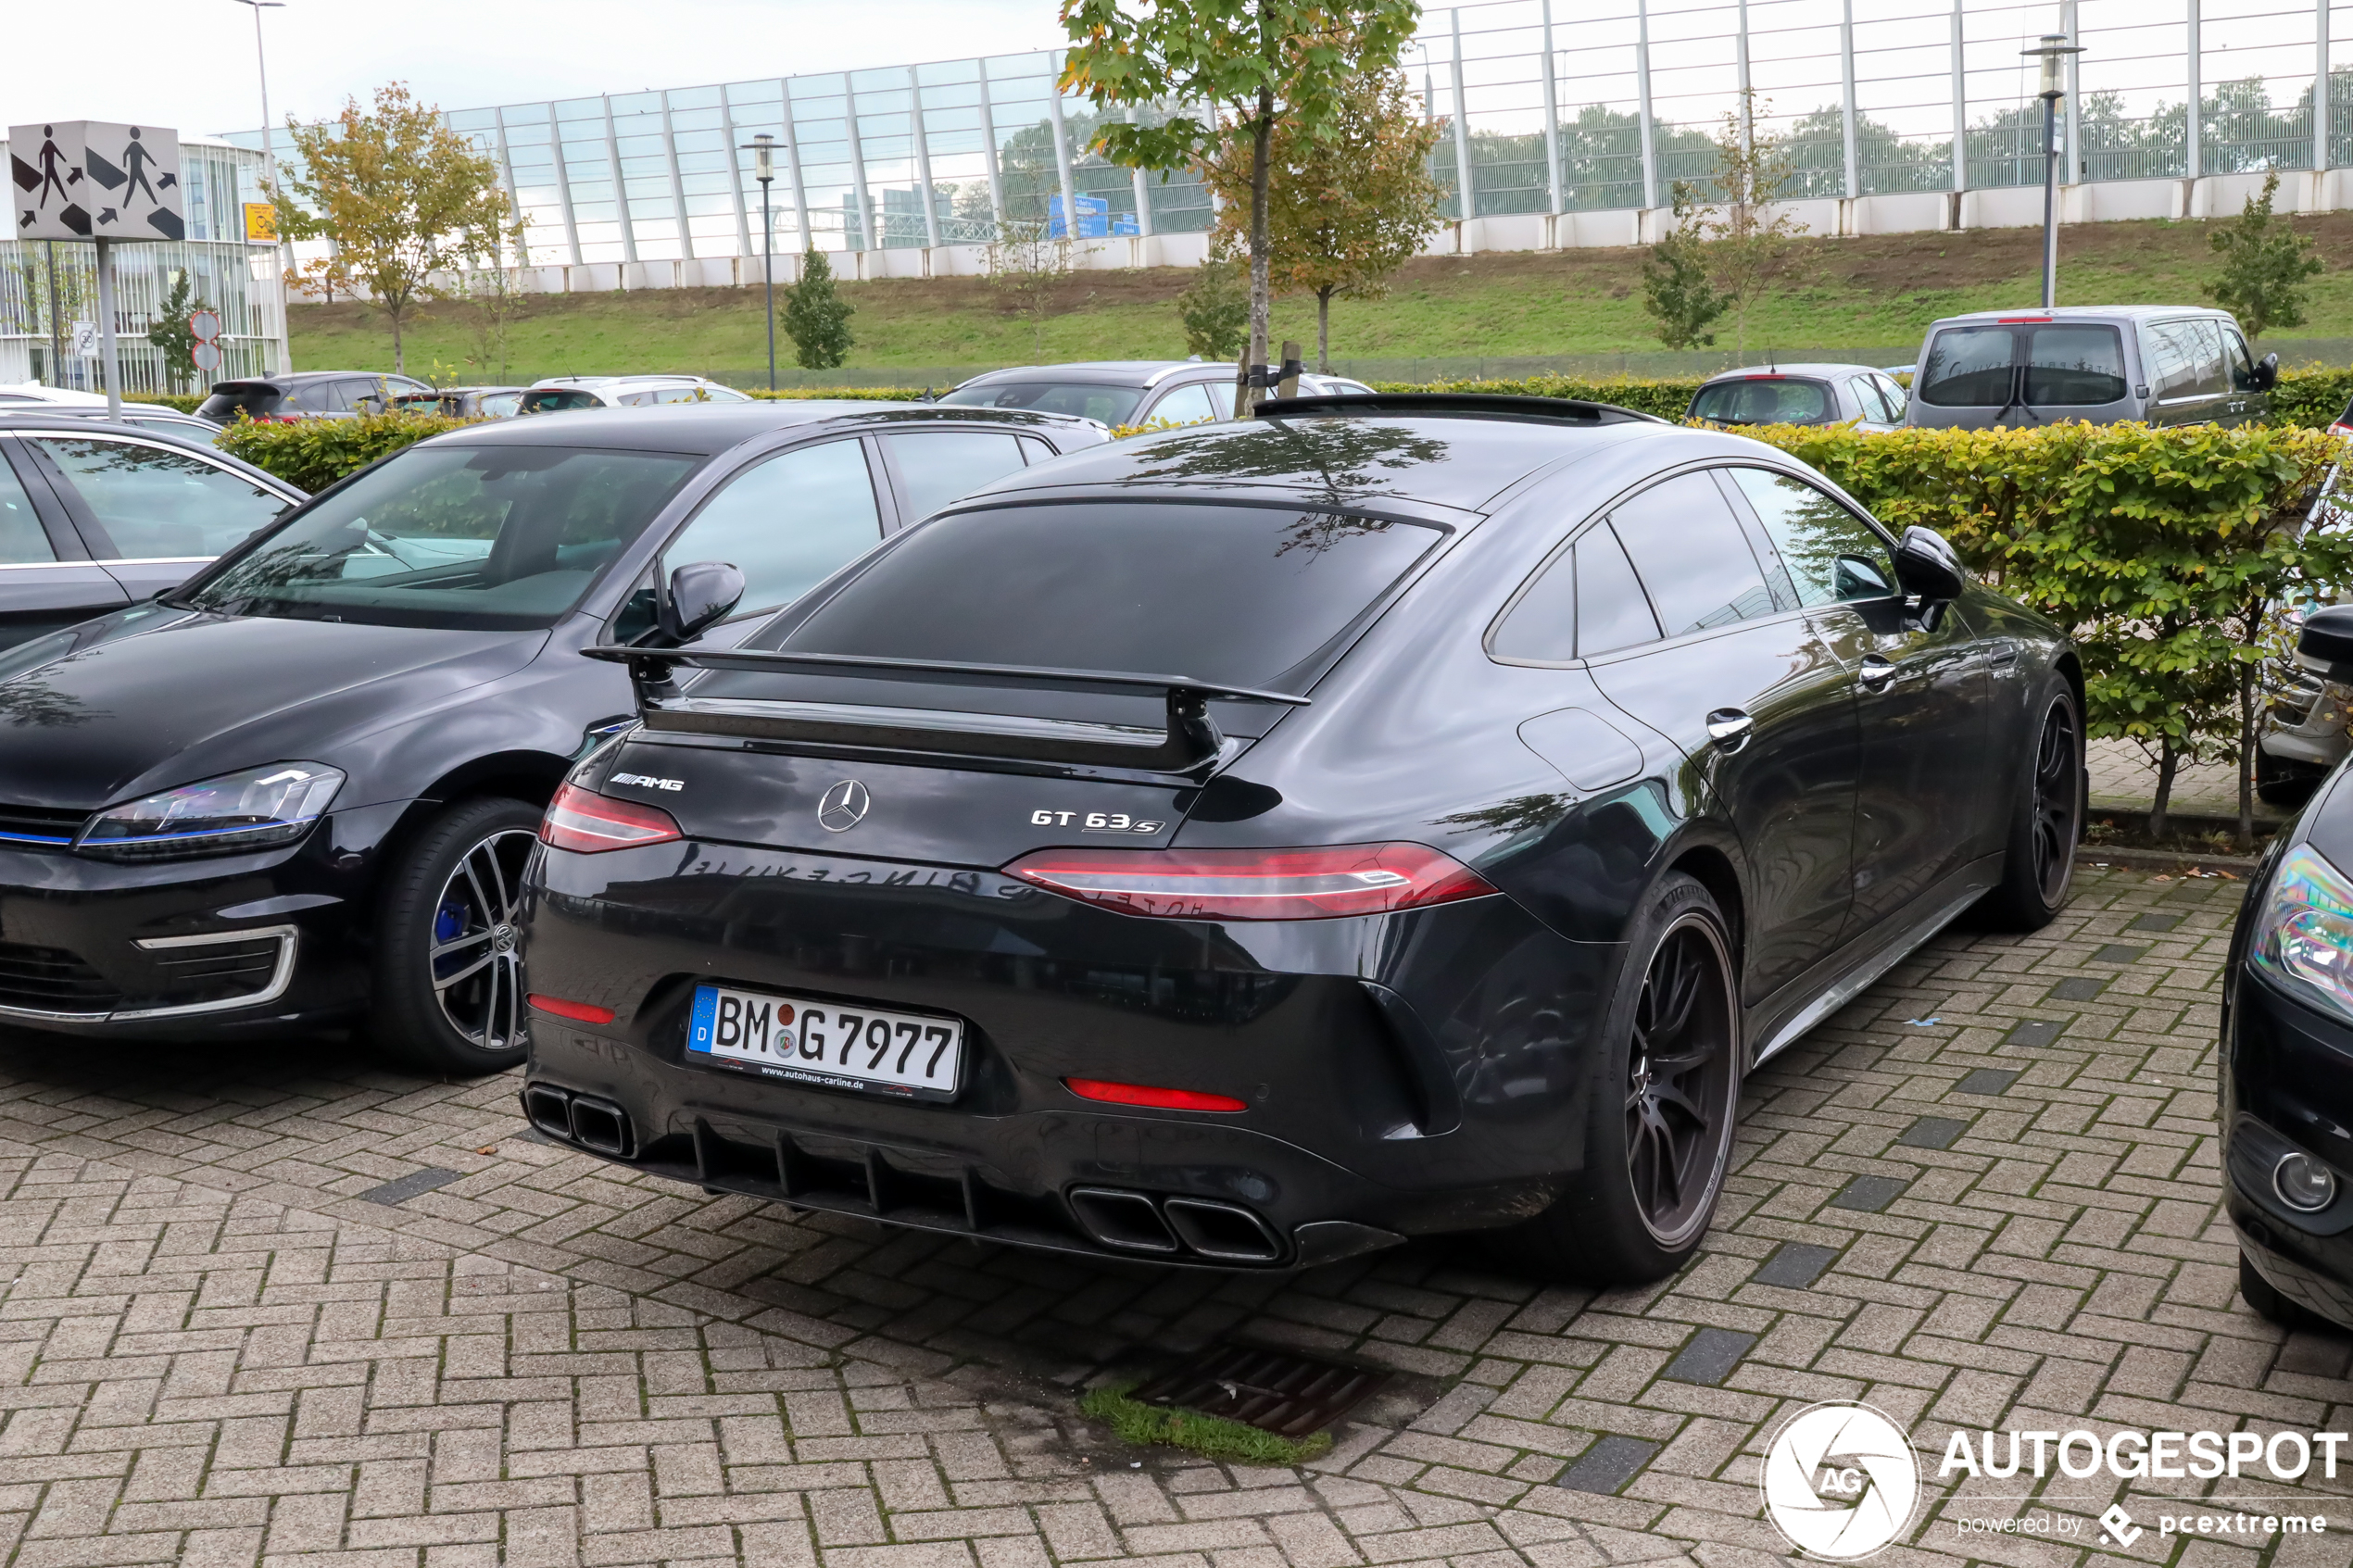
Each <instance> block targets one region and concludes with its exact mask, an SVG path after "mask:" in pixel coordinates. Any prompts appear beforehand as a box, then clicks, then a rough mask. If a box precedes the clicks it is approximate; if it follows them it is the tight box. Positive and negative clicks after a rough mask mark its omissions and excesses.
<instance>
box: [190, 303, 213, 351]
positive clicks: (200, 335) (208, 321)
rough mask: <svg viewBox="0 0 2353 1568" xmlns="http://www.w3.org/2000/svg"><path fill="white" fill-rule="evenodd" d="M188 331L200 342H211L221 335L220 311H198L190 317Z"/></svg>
mask: <svg viewBox="0 0 2353 1568" xmlns="http://www.w3.org/2000/svg"><path fill="white" fill-rule="evenodd" d="M188 331H189V333H190V334H191V335H192V336H194V337H195V340H196V341H197V342H198V343H209V342H211V341H212V340H213V339H214V338H217V337H219V336H220V312H219V311H217V310H199V311H197V312H196V313H195V315H193V316H191V317H189V318H188Z"/></svg>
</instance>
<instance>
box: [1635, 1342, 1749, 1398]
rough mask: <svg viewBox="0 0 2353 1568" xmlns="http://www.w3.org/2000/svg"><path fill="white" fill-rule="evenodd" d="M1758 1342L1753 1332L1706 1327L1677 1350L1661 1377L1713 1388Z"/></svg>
mask: <svg viewBox="0 0 2353 1568" xmlns="http://www.w3.org/2000/svg"><path fill="white" fill-rule="evenodd" d="M1755 1344H1756V1336H1755V1335H1754V1334H1739V1333H1735V1332H1734V1331H1733V1330H1731V1329H1729V1328H1703V1329H1701V1330H1700V1331H1699V1332H1698V1333H1697V1334H1694V1335H1692V1337H1691V1342H1690V1343H1689V1344H1687V1345H1685V1346H1684V1347H1683V1348H1682V1349H1680V1350H1679V1351H1677V1352H1676V1355H1675V1359H1674V1360H1673V1361H1669V1362H1667V1370H1666V1371H1665V1372H1662V1373H1660V1374H1659V1375H1660V1376H1661V1377H1666V1378H1671V1379H1673V1380H1674V1381H1675V1382H1678V1383H1698V1384H1704V1385H1705V1386H1709V1387H1714V1386H1716V1385H1718V1384H1719V1383H1721V1382H1723V1381H1724V1379H1726V1378H1727V1377H1730V1375H1731V1374H1732V1369H1733V1368H1734V1367H1736V1366H1738V1365H1740V1364H1741V1358H1742V1357H1743V1356H1745V1355H1747V1354H1748V1352H1749V1350H1750V1349H1751V1348H1753V1347H1755Z"/></svg>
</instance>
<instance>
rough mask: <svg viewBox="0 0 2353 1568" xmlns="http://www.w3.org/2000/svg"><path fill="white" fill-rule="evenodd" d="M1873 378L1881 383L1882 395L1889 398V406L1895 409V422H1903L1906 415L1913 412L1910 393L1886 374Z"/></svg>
mask: <svg viewBox="0 0 2353 1568" xmlns="http://www.w3.org/2000/svg"><path fill="white" fill-rule="evenodd" d="M1872 379H1873V380H1874V381H1876V382H1878V383H1879V391H1880V395H1881V397H1884V398H1886V399H1887V406H1888V408H1891V409H1893V410H1894V414H1895V422H1896V423H1897V424H1902V423H1903V422H1904V416H1905V415H1906V414H1908V413H1909V412H1911V408H1910V402H1911V399H1910V397H1909V395H1907V394H1906V392H1905V391H1904V389H1903V388H1902V387H1900V386H1898V385H1896V383H1894V381H1892V380H1890V379H1889V378H1888V377H1886V376H1874V377H1873V378H1872Z"/></svg>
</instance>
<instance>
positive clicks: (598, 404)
mask: <svg viewBox="0 0 2353 1568" xmlns="http://www.w3.org/2000/svg"><path fill="white" fill-rule="evenodd" d="M603 407H604V403H603V401H602V400H601V399H600V398H598V395H596V394H595V393H593V392H582V391H581V390H579V389H578V388H577V387H550V388H548V389H547V390H545V391H540V392H526V393H524V394H523V395H522V412H524V413H526V414H555V413H560V412H562V411H563V410H564V409H566V408H603Z"/></svg>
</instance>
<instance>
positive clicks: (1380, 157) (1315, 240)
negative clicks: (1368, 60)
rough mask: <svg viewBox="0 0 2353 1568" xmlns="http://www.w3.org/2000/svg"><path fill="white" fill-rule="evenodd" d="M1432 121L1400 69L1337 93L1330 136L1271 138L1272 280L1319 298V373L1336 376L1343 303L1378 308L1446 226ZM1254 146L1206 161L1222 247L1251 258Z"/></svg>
mask: <svg viewBox="0 0 2353 1568" xmlns="http://www.w3.org/2000/svg"><path fill="white" fill-rule="evenodd" d="M1440 129H1441V127H1440V126H1439V125H1438V124H1437V123H1435V122H1433V121H1430V120H1427V119H1424V118H1423V117H1422V114H1421V111H1420V109H1419V107H1417V106H1416V104H1415V103H1414V101H1413V99H1412V97H1411V96H1410V95H1409V94H1408V92H1407V89H1406V85H1405V76H1404V73H1403V71H1398V70H1365V71H1361V72H1359V73H1358V74H1357V75H1356V76H1355V77H1354V78H1353V79H1352V80H1351V81H1350V82H1348V83H1347V84H1346V85H1345V86H1344V87H1342V88H1341V89H1340V93H1339V94H1338V107H1337V109H1336V111H1335V113H1334V114H1333V116H1332V119H1331V123H1330V127H1329V132H1328V133H1327V135H1324V136H1322V137H1312V136H1306V135H1303V134H1302V133H1301V132H1299V131H1298V130H1297V128H1295V127H1294V126H1292V125H1290V124H1282V125H1277V127H1275V131H1274V134H1273V135H1272V136H1271V137H1269V138H1268V142H1267V152H1268V163H1267V169H1266V241H1267V257H1266V266H1267V279H1268V284H1269V287H1270V288H1271V289H1272V291H1273V292H1274V293H1277V294H1312V295H1315V368H1316V369H1317V370H1325V371H1328V370H1330V369H1331V341H1332V331H1331V321H1332V296H1333V295H1351V296H1353V297H1355V298H1359V299H1378V298H1379V297H1380V296H1381V295H1384V294H1386V293H1388V292H1389V278H1390V274H1391V273H1393V272H1395V271H1396V270H1398V269H1399V268H1400V267H1403V265H1405V263H1406V262H1408V261H1410V260H1412V259H1413V257H1414V256H1415V253H1416V252H1417V251H1419V250H1420V249H1421V247H1422V242H1423V241H1424V240H1426V239H1428V237H1429V236H1430V234H1431V233H1433V232H1436V230H1437V229H1438V226H1439V224H1440V221H1441V220H1440V217H1439V211H1438V202H1439V196H1440V194H1441V193H1440V190H1439V186H1438V182H1437V181H1435V180H1433V179H1431V178H1430V173H1429V154H1430V149H1431V148H1432V147H1434V146H1436V145H1437V144H1438V135H1439V132H1440ZM1253 153H1254V138H1245V137H1242V136H1232V137H1228V138H1227V140H1226V141H1225V142H1224V143H1223V144H1220V145H1218V146H1217V147H1215V148H1214V150H1213V151H1212V152H1211V153H1210V154H1209V156H1207V157H1204V158H1203V159H1202V180H1203V182H1205V183H1206V184H1207V185H1208V186H1209V188H1210V189H1211V190H1212V191H1214V192H1215V193H1216V194H1217V197H1218V200H1219V207H1218V210H1217V223H1216V228H1215V230H1214V235H1213V239H1212V242H1211V244H1212V248H1213V249H1214V251H1215V253H1216V254H1218V255H1220V256H1231V255H1234V254H1237V253H1247V251H1248V249H1249V245H1250V235H1249V232H1248V229H1247V227H1246V225H1247V223H1248V220H1249V214H1250V212H1251V193H1252V179H1253V176H1254V173H1255V170H1254V168H1253Z"/></svg>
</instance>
